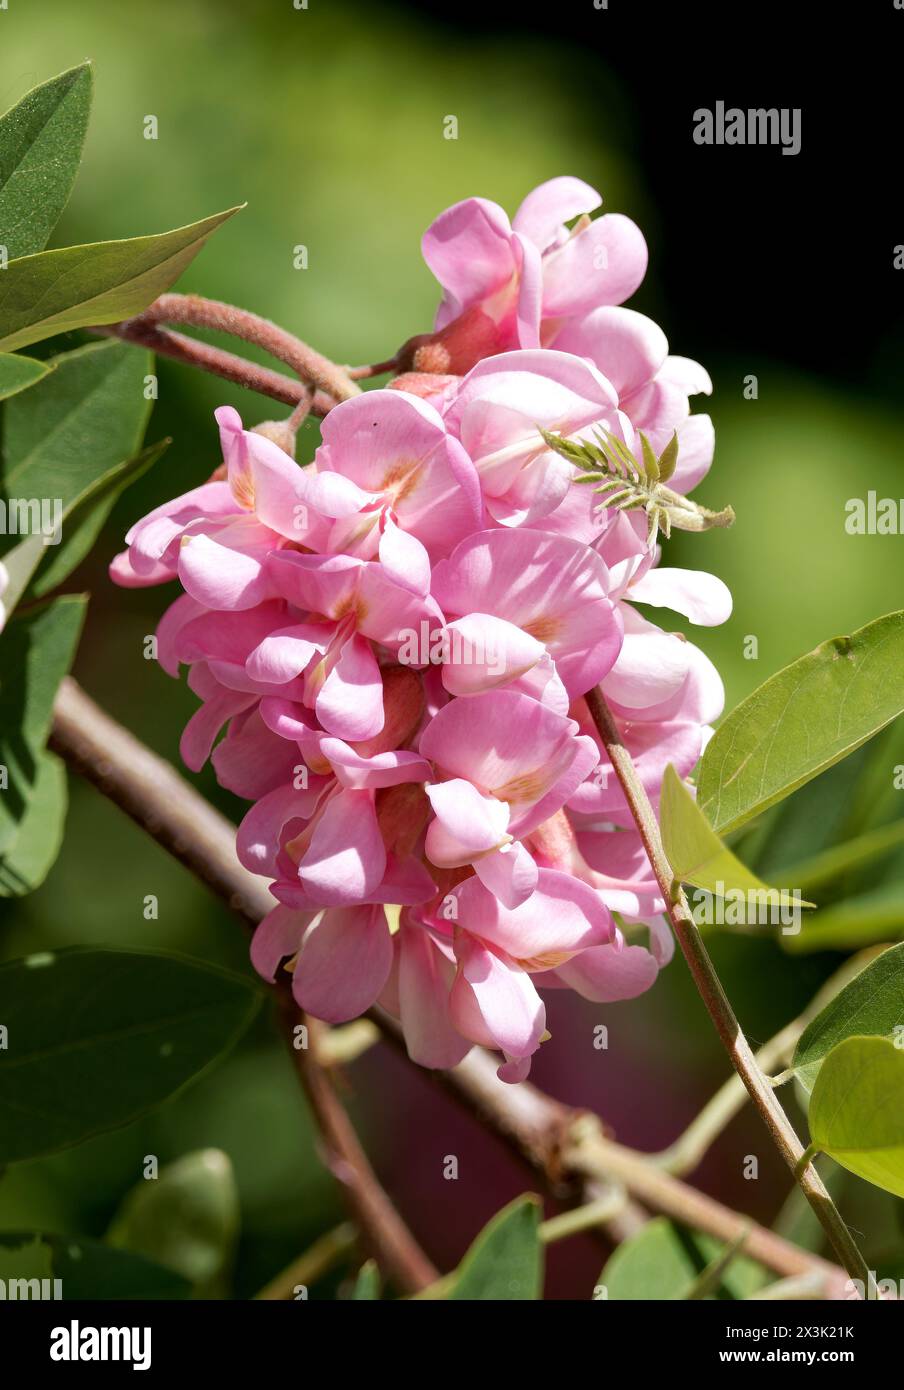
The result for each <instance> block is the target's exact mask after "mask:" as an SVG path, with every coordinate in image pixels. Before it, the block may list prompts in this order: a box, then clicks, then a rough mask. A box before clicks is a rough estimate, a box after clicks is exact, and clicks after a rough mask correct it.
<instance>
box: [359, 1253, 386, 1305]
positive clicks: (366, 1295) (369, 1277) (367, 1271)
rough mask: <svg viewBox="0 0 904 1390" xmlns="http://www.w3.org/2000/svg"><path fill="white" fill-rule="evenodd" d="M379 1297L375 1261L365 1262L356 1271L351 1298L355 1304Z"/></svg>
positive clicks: (378, 1280) (378, 1273) (378, 1276)
mask: <svg viewBox="0 0 904 1390" xmlns="http://www.w3.org/2000/svg"><path fill="white" fill-rule="evenodd" d="M379 1297H380V1270H379V1267H378V1265H377V1262H376V1260H365V1262H364V1264H363V1265H362V1266H361V1268H360V1269H359V1270H358V1277H357V1279H356V1280H355V1287H354V1289H353V1290H352V1298H353V1299H354V1300H355V1301H356V1302H357V1301H361V1300H364V1299H376V1298H379Z"/></svg>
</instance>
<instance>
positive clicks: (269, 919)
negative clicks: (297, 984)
mask: <svg viewBox="0 0 904 1390" xmlns="http://www.w3.org/2000/svg"><path fill="white" fill-rule="evenodd" d="M315 915H316V914H315V913H311V912H307V913H300V912H296V911H294V910H293V909H292V908H288V907H283V906H282V904H279V905H277V906H276V907H274V908H272V909H271V911H270V912H268V913H267V915H266V917H264V919H263V920H262V921H261V922H260V923H259V924H258V926H257V927H255V929H254V936H253V937H252V938H251V964H252V965H253V966H254V968H255V970H256V971H257V973H258V974H259V975H262V976H263V977H264V979H265V980H275V979H276V972H277V970H278V969H279V964H280V961H282V960H285V959H286V958H287V957H288V956H294V955H295V952H296V951H297V950H298V948H299V946H300V945H301V939H302V937H303V936H304V933H305V929H306V927H307V926H308V924H309V923H310V922H311V920H312V918H313V917H314V916H315Z"/></svg>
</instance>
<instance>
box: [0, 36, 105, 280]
mask: <svg viewBox="0 0 904 1390" xmlns="http://www.w3.org/2000/svg"><path fill="white" fill-rule="evenodd" d="M91 87H92V74H91V64H90V63H82V64H81V65H80V66H79V67H76V68H70V69H69V70H68V72H61V73H60V75H59V77H54V78H51V80H50V81H49V82H43V83H42V84H41V86H40V87H35V88H33V90H32V91H30V92H28V93H27V95H26V96H24V97H23V98H22V100H21V101H20V102H18V103H17V104H16V105H15V106H13V107H12V108H11V109H10V110H9V111H7V113H6V115H5V116H2V117H0V245H3V246H5V247H6V251H7V256H8V257H9V259H10V260H13V259H14V258H15V257H18V256H30V255H32V254H33V252H35V251H40V250H41V248H42V247H43V246H45V245H46V243H47V238H48V237H49V236H50V233H51V232H52V231H53V229H54V227H55V226H56V223H57V219H58V217H59V215H60V213H61V212H62V211H63V208H64V207H65V206H66V203H67V201H68V199H69V194H70V192H71V191H72V185H73V183H74V182H75V176H76V174H77V172H78V166H79V162H80V160H81V157H82V145H83V143H84V139H85V131H86V130H87V128H88V116H89V113H90V110H91Z"/></svg>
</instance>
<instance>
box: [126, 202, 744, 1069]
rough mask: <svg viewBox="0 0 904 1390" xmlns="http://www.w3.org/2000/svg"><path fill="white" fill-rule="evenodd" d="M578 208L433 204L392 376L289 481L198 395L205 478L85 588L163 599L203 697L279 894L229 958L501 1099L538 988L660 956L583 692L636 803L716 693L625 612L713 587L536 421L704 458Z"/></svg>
mask: <svg viewBox="0 0 904 1390" xmlns="http://www.w3.org/2000/svg"><path fill="white" fill-rule="evenodd" d="M599 201H600V200H599V197H598V195H597V194H596V193H594V192H593V190H592V189H589V188H588V187H587V186H586V185H584V184H582V183H580V182H579V181H578V180H576V179H571V178H561V179H554V180H552V181H551V182H550V183H548V184H545V185H543V186H542V187H541V188H539V189H537V190H535V192H533V193H532V194H531V195H530V196H529V197H528V198H527V199H526V201H525V202H524V204H523V205H522V207H521V208H520V209H519V211H518V213H517V215H516V217H515V219H514V222H513V223H512V224H510V223H509V221H508V219H507V218H506V216H505V214H504V213H503V212H502V210H501V209H500V208H497V207H496V206H495V205H494V204H492V203H488V202H485V201H484V200H482V199H470V200H468V201H467V202H464V203H460V204H458V205H456V206H455V207H453V208H450V209H449V210H448V211H447V212H445V213H443V214H442V215H441V216H440V217H439V218H438V219H437V221H436V222H435V223H434V224H433V226H432V227H431V228H430V230H429V231H428V232H427V234H426V237H425V239H424V253H425V256H426V259H427V262H428V264H429V265H430V267H431V269H432V270H433V271H434V273H435V274H436V275H437V277H438V278H439V280H440V282H441V284H442V287H443V300H442V304H441V307H440V310H439V314H438V317H437V333H436V334H434V335H433V337H432V339H430V340H427V339H421V340H418V341H419V346H418V347H417V348H416V349H415V350H414V351H415V357H417V354H420V355H421V356H420V360H415V359H414V358H413V359H412V361H411V364H410V365H411V366H412V368H413V374H411V378H410V380H409V381H408V382H407V383H406V376H402V377H400V378H398V379H397V381H396V382H395V383H394V384H393V387H392V388H389V389H384V390H374V391H368V392H365V393H364V394H362V395H360V396H358V397H356V398H354V399H352V400H349V401H346V402H344V403H343V404H341V405H338V406H336V407H335V408H333V409H332V410H331V411H330V412H329V414H328V415H327V416H326V418H325V419H324V421H323V442H322V444H321V446H320V447H319V449H318V450H317V454H316V457H315V459H314V461H313V463H311V464H309V465H307V466H306V467H300V466H299V465H297V464H296V463H295V462H294V461H293V460H292V459H291V458H290V457H289V455H288V454H286V453H285V452H283V450H282V449H280V448H279V447H278V446H277V445H276V444H275V443H274V442H273V441H272V440H271V439H269V438H267V437H265V436H264V435H263V434H259V433H255V432H254V431H248V430H245V429H244V428H243V426H242V423H241V420H240V419H239V416H238V414H237V413H236V411H235V410H234V409H232V408H231V407H225V406H224V407H222V408H221V409H220V410H218V411H217V412H216V416H217V421H218V423H219V427H220V436H221V442H222V449H223V458H224V467H223V468H222V469H220V470H218V472H217V474H215V475H214V478H213V479H212V480H211V481H210V482H207V483H205V484H204V485H203V486H201V487H198V488H195V489H194V490H193V491H191V492H188V493H186V494H185V495H183V496H181V497H178V498H176V499H175V500H173V501H171V502H167V503H166V504H164V505H163V506H161V507H158V508H157V509H156V510H155V511H153V512H151V513H150V515H148V516H147V517H145V518H144V519H143V520H142V521H140V522H139V523H138V524H137V525H136V526H135V527H133V529H132V530H131V531H130V532H129V534H128V537H127V543H128V549H127V550H126V551H125V552H124V553H123V554H122V555H120V556H118V557H117V559H116V560H115V561H114V563H113V566H112V571H111V572H112V575H113V578H114V579H115V580H116V581H117V582H118V583H121V584H125V585H148V584H156V583H159V582H162V581H164V580H169V579H178V581H179V583H180V584H181V587H182V589H183V591H184V592H183V593H182V594H181V595H180V597H178V598H177V599H176V600H175V602H174V603H173V604H172V605H171V607H170V608H169V609H168V610H167V612H166V614H165V615H164V617H163V619H162V621H161V623H160V627H159V630H158V657H159V660H160V662H161V664H162V665H163V667H164V668H165V670H167V671H168V672H170V673H171V674H172V675H177V674H178V670H179V666H180V665H186V666H188V667H189V684H190V686H191V688H192V690H193V691H194V692H195V694H196V695H197V696H198V698H199V700H200V706H199V708H198V710H197V712H196V713H195V714H194V715H193V717H192V718H191V719H190V721H189V723H188V725H187V727H186V729H185V732H184V735H183V738H182V742H181V753H182V757H183V759H184V760H185V762H186V763H187V765H188V766H189V767H190V768H192V769H193V770H197V769H199V768H201V767H202V765H203V764H204V762H205V761H206V760H207V759H208V758H211V759H212V762H213V765H214V768H215V770H216V773H217V776H218V778H219V780H220V782H221V783H222V785H223V786H224V787H227V788H229V789H230V790H231V791H233V792H235V793H237V794H238V795H239V796H241V797H244V798H246V799H247V800H249V801H250V802H252V803H253V804H252V806H251V809H250V810H249V811H248V813H247V815H246V816H245V818H244V820H243V821H242V823H241V826H240V828H239V831H238V838H237V848H238V855H239V858H240V859H241V862H242V863H243V864H244V865H245V866H246V867H247V868H249V869H251V870H252V871H254V872H255V873H259V874H262V875H264V876H266V877H267V878H268V879H269V880H271V883H272V890H271V891H272V893H273V895H274V898H275V900H276V906H275V907H274V908H273V910H272V911H271V912H270V914H269V915H268V916H267V917H266V918H265V920H264V921H263V922H262V923H261V925H260V927H259V928H258V930H257V932H256V933H255V937H254V943H253V947H252V956H253V960H254V963H255V966H256V967H257V969H258V970H259V971H260V972H261V973H262V974H263V975H264V976H266V977H268V978H273V976H274V973H275V972H276V971H277V970H278V969H279V968H280V965H281V963H283V962H285V961H287V960H289V961H290V962H292V965H291V968H292V971H293V988H294V992H295V996H296V998H297V1000H298V1002H299V1004H300V1005H301V1006H302V1007H303V1008H304V1009H306V1010H308V1011H310V1012H311V1013H312V1014H313V1015H315V1016H316V1017H319V1018H322V1019H326V1020H328V1021H330V1022H333V1023H340V1022H343V1021H345V1020H348V1019H352V1018H354V1017H356V1016H357V1015H359V1014H360V1013H362V1011H364V1010H366V1009H367V1008H369V1007H370V1006H371V1005H372V1004H374V1002H376V1001H379V1002H380V1003H381V1004H382V1005H383V1006H384V1007H385V1008H386V1009H388V1010H389V1011H391V1012H392V1013H393V1014H394V1015H396V1016H397V1017H398V1018H399V1019H400V1020H401V1023H402V1027H403V1029H404V1033H405V1038H406V1041H407V1045H408V1049H409V1051H410V1053H411V1056H412V1057H413V1058H414V1059H415V1060H416V1061H418V1062H420V1063H422V1064H423V1065H425V1066H428V1067H448V1066H452V1065H454V1064H455V1063H456V1062H457V1061H459V1060H460V1058H461V1057H463V1056H464V1054H465V1053H466V1052H467V1051H468V1049H469V1048H470V1046H471V1045H472V1044H473V1043H479V1044H483V1045H485V1046H487V1047H490V1048H494V1049H498V1051H500V1052H501V1053H502V1054H503V1057H504V1061H503V1064H502V1065H501V1067H500V1075H501V1076H502V1077H503V1078H504V1079H505V1080H509V1081H517V1080H520V1079H521V1078H523V1077H524V1076H526V1075H527V1072H528V1070H529V1067H530V1062H531V1057H532V1055H533V1053H534V1052H535V1051H536V1050H537V1048H538V1047H539V1046H540V1043H541V1042H542V1041H543V1040H544V1037H545V1036H547V1034H546V1019H545V1008H544V1003H543V998H542V993H541V992H542V991H544V990H546V989H552V988H570V989H574V990H577V991H578V992H579V993H580V994H582V995H583V996H584V997H585V998H587V999H591V1000H595V1001H599V1002H608V1001H611V1000H617V999H626V998H631V997H633V996H635V995H637V994H639V993H641V992H642V991H644V990H645V989H647V988H648V987H649V985H650V984H651V983H652V982H653V980H654V979H655V976H656V973H657V970H658V968H659V967H660V966H661V965H662V964H664V963H665V962H666V961H667V960H668V958H669V955H670V953H671V939H670V936H669V932H668V928H667V925H666V923H665V921H664V919H663V917H662V916H661V914H662V911H663V906H664V905H663V902H662V900H661V897H660V895H659V889H658V887H657V884H656V882H655V880H654V877H653V873H652V870H651V868H650V865H649V862H648V860H647V858H646V855H645V853H644V850H643V847H642V845H641V843H640V838H639V835H638V833H637V831H636V829H635V828H634V825H633V822H632V819H631V816H630V814H629V812H628V808H627V805H626V802H625V799H624V796H623V794H622V791H621V789H620V786H619V783H618V781H617V779H616V777H615V774H614V771H613V769H612V767H611V765H610V763H609V761H608V759H607V758H606V756H605V754H604V752H603V749H602V745H601V742H600V740H599V737H598V735H597V733H596V731H595V728H594V726H593V723H592V721H591V719H590V717H589V714H588V710H587V706H586V703H585V701H584V699H583V697H584V696H585V695H586V693H587V692H588V691H589V690H591V689H592V688H593V687H594V686H596V685H598V684H601V685H602V689H603V691H604V692H605V695H606V697H607V700H608V702H609V704H610V707H611V708H612V710H613V712H614V714H615V716H616V718H617V720H618V722H619V725H620V728H621V731H622V735H623V737H624V739H625V741H626V743H627V745H628V747H629V749H630V750H631V752H632V754H633V757H634V759H635V761H636V765H637V767H638V770H639V772H640V775H641V777H642V779H643V782H644V784H645V786H646V787H647V790H648V791H649V793H650V795H651V797H652V798H653V799H654V800H655V799H656V798H657V797H658V795H659V789H660V785H661V780H662V776H663V772H664V769H665V766H666V764H667V763H669V762H671V763H673V764H674V765H675V766H676V767H677V768H678V770H679V772H681V773H682V774H686V773H688V772H689V771H690V770H691V768H692V767H693V766H694V764H695V762H696V760H697V758H698V757H699V755H700V752H701V749H702V747H703V744H704V741H705V739H706V736H707V732H708V726H709V724H710V722H711V721H712V720H713V719H714V718H715V717H716V716H717V715H718V714H719V713H720V710H721V707H722V699H723V692H722V685H721V682H720V680H719V677H718V674H717V673H716V671H715V669H714V668H713V667H712V665H711V664H710V662H709V661H708V660H707V659H706V657H705V656H704V655H703V654H702V652H700V651H699V650H698V649H697V648H696V647H694V646H693V645H692V644H691V643H690V642H688V641H686V640H685V639H684V637H683V636H680V635H678V634H675V633H667V632H664V631H662V630H661V629H660V628H658V627H656V626H655V625H654V624H653V623H652V622H650V621H649V620H648V619H647V618H645V617H642V616H641V614H640V613H639V612H638V610H637V608H636V607H635V604H636V603H640V604H642V605H653V606H658V605H665V606H667V607H668V608H670V609H676V610H679V611H681V612H684V613H685V614H686V615H687V616H688V618H689V619H690V620H691V621H692V622H696V623H718V622H721V621H723V620H724V619H725V618H726V617H727V616H728V613H729V611H730V606H731V601H730V597H729V594H728V591H727V590H726V589H725V586H724V585H723V584H722V583H721V582H720V581H719V580H717V579H715V578H713V577H712V576H709V575H706V574H702V573H697V572H693V571H686V570H676V569H668V568H664V567H662V566H661V565H660V564H659V551H658V548H657V547H656V546H655V545H654V546H653V547H652V548H651V547H650V546H649V545H648V544H647V528H646V523H645V520H644V519H643V517H642V513H638V512H631V511H618V510H613V509H608V510H607V509H606V507H605V506H604V505H603V506H601V505H599V499H597V498H595V497H594V495H593V493H592V491H591V489H590V488H589V487H586V486H581V485H576V484H575V483H574V482H573V481H572V479H573V477H574V475H575V468H574V466H573V465H572V464H571V463H569V462H568V461H567V460H566V459H565V458H563V457H562V456H561V455H560V454H559V453H557V452H555V451H554V450H552V449H550V448H549V447H548V445H547V444H546V443H545V442H544V440H543V438H542V436H541V434H540V429H541V428H542V429H545V430H549V431H554V432H556V433H557V434H559V435H563V436H568V437H569V438H571V439H578V440H580V439H585V438H589V437H591V436H592V434H593V431H594V430H599V429H602V430H604V431H609V432H611V433H612V434H613V435H614V436H615V437H616V438H618V439H621V440H623V441H624V442H625V443H626V444H627V445H628V447H629V448H631V449H632V450H637V449H638V448H639V442H638V435H637V432H638V431H639V430H643V431H644V432H645V434H646V435H647V437H648V438H649V440H650V441H651V442H652V443H653V445H654V447H655V448H657V449H661V448H663V447H664V446H665V445H666V444H667V443H668V441H669V440H670V439H671V438H672V436H673V434H674V433H675V432H677V435H678V440H679V446H680V447H679V459H678V466H677V470H676V472H675V474H674V476H673V477H672V479H671V481H670V486H671V487H673V488H674V489H677V490H679V491H681V492H682V493H684V492H687V490H688V489H690V488H692V487H693V486H694V485H695V484H696V483H697V482H698V481H699V480H700V478H702V477H703V475H704V474H705V472H706V470H707V468H708V466H709V463H710V460H711V456H712V443H713V434H712V426H711V424H710V422H709V419H708V417H707V416H700V415H697V416H691V415H690V413H689V406H688V396H689V395H690V394H693V393H694V392H698V391H709V389H710V384H709V380H708V378H707V376H706V373H705V372H704V371H703V369H702V368H700V367H699V366H697V365H696V363H693V362H689V361H687V360H685V359H683V358H678V357H672V356H670V355H669V354H668V347H667V344H666V340H665V338H664V336H663V334H662V332H661V331H660V330H659V328H657V327H656V325H655V324H653V323H652V322H651V321H650V320H649V319H647V318H645V317H643V316H642V315H640V314H638V313H635V312H633V311H632V310H629V309H624V308H620V307H616V306H618V305H619V304H620V302H621V300H623V299H624V298H625V297H626V296H627V295H629V294H630V293H632V292H633V290H634V289H635V288H636V286H637V284H638V283H639V281H640V280H641V278H642V276H643V273H644V270H645V267H646V248H645V246H644V242H643V238H642V237H641V235H640V232H639V231H638V230H637V228H636V227H635V226H634V225H633V224H632V223H631V222H630V221H628V220H627V219H626V218H623V217H619V216H617V215H612V214H610V215H609V216H606V217H601V218H599V219H598V220H596V221H590V220H589V219H588V218H587V217H586V216H583V215H582V214H585V213H587V212H588V211H589V210H591V209H593V208H595V207H596V206H597V205H598V204H599ZM575 217H577V218H578V221H577V222H576V223H574V225H573V227H572V228H571V230H570V231H569V230H566V227H565V225H564V224H565V223H566V222H571V221H572V219H574V218H575ZM475 345H477V346H476V347H475ZM434 349H435V352H434V359H433V360H431V359H430V356H429V354H430V352H431V351H433V350H434ZM472 352H474V354H475V355H474V357H473V360H469V355H470V354H471V353H472ZM425 354H426V356H425ZM431 368H435V369H436V370H431ZM406 384H409V385H412V386H413V388H414V390H413V391H408V390H406V389H405V386H406ZM224 726H225V729H226V733H225V737H223V738H222V739H219V736H220V734H221V731H222V730H223V728H224ZM218 739H219V741H218ZM614 913H617V914H618V916H619V919H620V922H621V925H622V927H624V928H625V929H626V930H628V932H629V934H630V936H631V938H632V939H633V938H634V936H635V934H636V932H637V931H638V930H640V929H641V928H645V929H646V931H645V939H648V940H649V948H647V947H646V946H644V945H641V944H638V943H636V942H635V943H634V944H628V942H627V941H626V939H625V935H624V933H623V930H622V929H621V928H620V927H619V926H618V925H616V920H615V918H614V916H613V914H614ZM647 933H648V936H647Z"/></svg>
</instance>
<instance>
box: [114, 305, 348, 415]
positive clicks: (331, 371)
mask: <svg viewBox="0 0 904 1390" xmlns="http://www.w3.org/2000/svg"><path fill="white" fill-rule="evenodd" d="M168 323H169V324H172V323H183V324H189V325H191V326H192V327H193V328H209V329H212V330H213V331H214V332H217V333H227V334H229V336H230V337H232V338H241V339H242V341H243V342H246V343H254V344H255V345H256V346H257V347H260V348H263V350H264V351H265V352H268V353H269V354H270V356H271V357H276V358H277V359H278V360H279V361H280V362H285V363H286V365H287V366H289V367H291V368H292V369H293V371H295V372H297V373H298V375H299V376H300V377H301V379H302V381H305V382H310V383H311V385H312V386H316V387H319V389H320V390H321V391H323V392H325V393H326V395H327V396H330V397H332V399H333V400H334V401H347V400H349V399H350V398H351V397H352V396H357V395H359V394H360V390H361V388H360V386H356V384H355V383H354V381H352V379H351V377H350V376H349V375H348V373H347V372H346V371H345V369H344V368H343V367H337V365H336V363H335V362H331V361H330V360H329V358H328V357H324V356H323V355H322V354H321V353H319V352H316V351H315V350H314V348H312V347H309V346H308V344H307V343H304V342H302V341H301V339H300V338H296V337H295V334H294V333H289V332H288V331H287V329H285V328H280V327H279V325H278V324H275V323H271V322H270V320H269V319H264V318H261V317H260V315H259V314H253V313H251V312H250V310H248V309H238V308H236V306H235V305H234V304H223V303H222V302H221V301H220V300H217V299H205V298H204V297H203V296H202V295H199V294H162V295H160V297H159V299H155V300H154V302H153V304H151V305H149V307H148V308H147V309H145V310H144V312H143V313H141V314H137V315H136V316H135V317H134V318H131V319H125V320H124V321H123V322H122V323H120V324H116V325H115V326H114V330H113V331H115V332H117V333H118V334H119V335H120V336H121V337H129V336H133V335H134V334H135V333H136V332H137V333H144V332H145V331H146V330H148V329H159V328H160V326H161V325H163V324H168Z"/></svg>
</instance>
